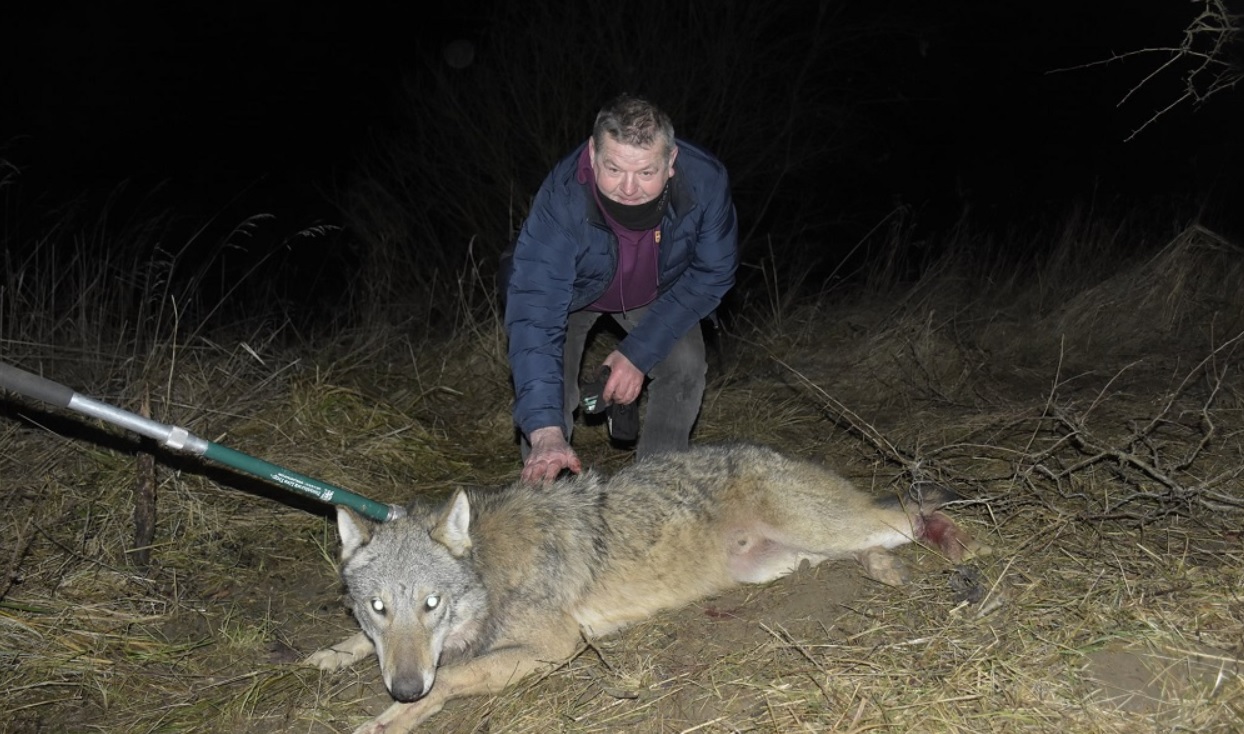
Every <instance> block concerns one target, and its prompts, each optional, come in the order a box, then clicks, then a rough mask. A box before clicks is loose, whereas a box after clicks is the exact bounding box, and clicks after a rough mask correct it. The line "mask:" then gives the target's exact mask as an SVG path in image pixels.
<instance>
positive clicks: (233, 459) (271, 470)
mask: <svg viewBox="0 0 1244 734" xmlns="http://www.w3.org/2000/svg"><path fill="white" fill-rule="evenodd" d="M203 456H205V457H207V458H209V459H211V460H213V461H218V462H220V463H221V464H225V465H226V466H231V467H233V468H234V469H241V470H242V471H244V472H248V473H250V474H254V475H255V476H257V477H260V478H262V479H267V480H269V481H271V482H274V483H276V484H279V485H281V486H282V487H286V488H288V489H291V490H293V491H295V492H297V493H298V494H301V495H304V496H306V497H311V498H313V499H317V500H319V501H321V502H327V503H329V504H333V505H345V506H346V507H349V508H350V509H352V510H355V511H356V512H359V513H360V514H363V515H366V516H367V517H369V518H371V519H373V520H377V521H379V522H384V521H386V520H390V519H392V518H391V514H392V512H393V508H392V507H390V506H389V505H385V504H381V503H379V502H376V501H375V500H369V499H367V498H366V497H361V496H359V495H357V494H354V493H353V492H350V491H347V490H345V489H342V488H341V487H337V486H334V485H332V484H329V483H327V482H321V481H320V480H318V479H313V478H311V477H308V476H306V475H304V474H299V473H297V472H293V471H290V470H289V469H285V468H284V467H280V466H277V465H276V464H272V463H269V462H267V461H264V460H263V459H256V458H255V457H254V456H250V455H249V454H244V453H242V452H241V451H235V450H233V449H231V448H228V447H227V446H221V445H220V444H217V443H212V442H211V441H208V442H207V449H206V450H205V451H204V452H203Z"/></svg>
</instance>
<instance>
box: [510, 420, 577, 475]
mask: <svg viewBox="0 0 1244 734" xmlns="http://www.w3.org/2000/svg"><path fill="white" fill-rule="evenodd" d="M527 440H528V441H529V442H530V443H531V453H529V454H527V461H525V462H523V481H524V482H528V483H530V484H539V483H545V482H551V481H553V480H554V479H556V478H557V475H558V474H561V473H562V470H563V469H569V470H570V471H572V472H574V473H575V474H578V473H579V472H581V471H583V462H581V461H579V456H578V454H576V453H575V452H574V449H572V448H570V444H568V443H566V436H565V434H563V433H562V429H561V428H559V427H557V426H547V427H545V428H537V429H536V430H534V431H532V432H531V435H530V436H528V437H527Z"/></svg>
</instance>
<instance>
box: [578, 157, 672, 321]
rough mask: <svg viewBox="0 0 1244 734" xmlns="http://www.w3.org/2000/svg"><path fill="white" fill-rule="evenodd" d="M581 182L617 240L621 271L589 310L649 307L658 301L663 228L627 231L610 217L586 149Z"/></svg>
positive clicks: (580, 162) (579, 172)
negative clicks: (601, 197)
mask: <svg viewBox="0 0 1244 734" xmlns="http://www.w3.org/2000/svg"><path fill="white" fill-rule="evenodd" d="M578 180H579V182H580V183H582V184H586V185H589V186H591V187H592V195H593V196H595V197H596V206H597V208H599V209H600V212H601V214H602V215H604V217H605V222H607V223H608V224H609V228H610V229H612V230H613V233H614V235H616V236H617V238H618V269H617V272H615V273H614V275H613V282H612V283H610V284H609V287H608V288H606V289H605V292H604V294H603V295H602V296H601V297H600V298H598V299H596V302H595V303H593V304H591V305H590V306H588V307H587V310H589V311H602V312H604V313H620V312H623V311H628V310H630V309H633V308H639V307H640V306H647V305H648V304H649V303H652V302H653V301H655V300H656V299H657V251H658V246H659V245H660V242H661V228H660V227H656V228H654V229H643V230H634V229H627V228H626V227H623V226H622V225H621V224H618V222H617V220H615V219H614V218H613V217H611V216H609V212H608V211H606V210H605V208H604V207H603V206H601V205H600V196H601V194H600V189H598V188H597V187H596V177H595V175H593V173H592V162H591V157H590V156H589V155H588V150H587V148H584V149H583V154H582V155H581V156H579V170H578Z"/></svg>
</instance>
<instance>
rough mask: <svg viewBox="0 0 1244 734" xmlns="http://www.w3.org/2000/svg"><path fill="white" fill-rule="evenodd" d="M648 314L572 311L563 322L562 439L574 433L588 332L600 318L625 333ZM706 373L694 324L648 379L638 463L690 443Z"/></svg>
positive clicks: (525, 451)
mask: <svg viewBox="0 0 1244 734" xmlns="http://www.w3.org/2000/svg"><path fill="white" fill-rule="evenodd" d="M647 312H648V309H647V308H646V307H645V308H637V309H633V310H631V311H627V312H626V313H613V314H604V313H600V312H597V311H576V312H575V313H572V314H570V317H569V318H568V319H567V321H566V347H565V349H566V351H565V356H564V359H563V360H562V364H563V371H562V380H563V383H562V384H563V388H562V406H563V412H564V420H565V428H566V437H567V439H569V438H570V437H571V435H572V434H573V432H574V412H575V409H576V408H578V407H579V372H580V369H581V368H582V363H583V351H584V349H585V348H586V346H587V338H588V334H589V332H590V331H591V330H592V327H593V326H595V325H596V322H597V320H599V319H600V318H601V317H605V318H612V319H613V320H614V321H615V322H617V324H618V325H619V326H621V327H622V328H623V329H625V330H626V331H627V332H628V333H629V332H630V331H631V330H632V329H634V328H635V327H636V326H637V325H638V324H639V323H640V321H641V320H643V318H644V316H645V315H646V314H647ZM588 369H592V370H594V369H596V365H589V366H588ZM707 373H708V362H707V360H706V358H705V355H704V332H703V330H702V329H701V327H700V325H699V324H696V325H695V326H693V327H691V330H690V331H688V332H687V333H686V334H684V335H683V338H682V339H680V340H679V341H678V342H677V343H676V344H675V345H674V348H673V349H672V350H670V353H669V355H667V356H666V357H665V359H663V360H661V361H660V362H658V363H657V365H656V366H655V367H653V368H652V370H651V371H650V372H649V373H648V376H647V377H648V379H647V380H646V383H647V384H646V386H645V388H644V389H645V391H646V392H647V398H646V403H647V406H646V409H645V411H644V419H643V425H642V427H641V428H640V431H639V443H638V444H637V445H636V447H635V453H636V456H637V458H643V457H645V456H651V455H653V454H659V453H663V452H665V451H680V450H683V449H686V448H687V446H688V445H689V444H690V441H691V429H692V428H694V427H695V422H696V419H697V418H699V416H700V405H701V402H702V401H703V399H704V385H705V380H706V375H707ZM522 443H523V446H522V449H523V456H524V457H526V456H527V454H528V452H529V451H530V446H529V445H528V444H527V439H526V437H524V438H523V442H522Z"/></svg>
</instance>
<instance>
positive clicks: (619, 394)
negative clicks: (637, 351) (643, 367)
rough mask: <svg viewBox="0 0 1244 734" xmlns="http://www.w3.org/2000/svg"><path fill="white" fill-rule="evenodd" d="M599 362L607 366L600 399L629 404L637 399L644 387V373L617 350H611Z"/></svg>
mask: <svg viewBox="0 0 1244 734" xmlns="http://www.w3.org/2000/svg"><path fill="white" fill-rule="evenodd" d="M601 364H603V365H605V366H606V367H608V368H609V381H608V382H606V383H605V389H604V391H603V392H602V393H601V399H602V400H604V401H605V402H606V403H608V404H610V405H615V404H617V405H629V404H630V403H633V402H635V401H636V400H637V399H639V391H640V390H642V389H643V387H644V373H642V372H640V371H639V369H638V368H637V367H635V365H633V364H631V360H629V359H627V358H626V357H624V356H623V355H622V353H621V352H619V351H616V350H615V351H613V352H611V353H610V354H609V356H608V357H605V361H604V362H602V363H601Z"/></svg>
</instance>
